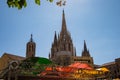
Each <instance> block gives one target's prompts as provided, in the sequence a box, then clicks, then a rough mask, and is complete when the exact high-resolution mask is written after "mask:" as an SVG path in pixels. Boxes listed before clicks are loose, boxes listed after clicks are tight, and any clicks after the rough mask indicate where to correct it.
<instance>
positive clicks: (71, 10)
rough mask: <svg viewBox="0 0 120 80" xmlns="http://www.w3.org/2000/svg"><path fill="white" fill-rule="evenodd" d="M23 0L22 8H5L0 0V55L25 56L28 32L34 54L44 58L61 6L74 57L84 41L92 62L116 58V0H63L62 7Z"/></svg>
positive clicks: (119, 51)
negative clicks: (32, 40)
mask: <svg viewBox="0 0 120 80" xmlns="http://www.w3.org/2000/svg"><path fill="white" fill-rule="evenodd" d="M27 1H28V5H27V7H26V8H23V9H22V10H18V9H16V8H8V6H7V4H6V0H1V1H0V56H2V54H3V53H4V52H7V53H12V54H15V55H20V56H25V53H26V43H27V42H28V41H29V39H30V34H31V33H32V34H33V38H34V41H35V42H36V47H37V48H36V56H41V57H48V53H49V52H50V49H51V44H52V42H53V37H54V32H55V31H57V33H59V32H60V30H61V22H62V10H63V8H64V10H65V17H66V23H67V28H68V30H69V31H70V33H71V37H72V39H73V44H74V46H75V47H76V49H77V55H78V56H81V53H82V50H83V44H84V40H86V43H87V47H88V49H89V51H90V54H91V56H92V57H93V58H94V63H95V64H103V63H106V62H111V61H114V59H115V58H120V36H119V35H120V5H119V4H120V0H67V3H66V6H65V7H58V6H56V4H55V2H53V3H49V2H48V1H46V0H41V5H40V6H38V5H36V4H34V1H33V0H27ZM55 1H56V0H55Z"/></svg>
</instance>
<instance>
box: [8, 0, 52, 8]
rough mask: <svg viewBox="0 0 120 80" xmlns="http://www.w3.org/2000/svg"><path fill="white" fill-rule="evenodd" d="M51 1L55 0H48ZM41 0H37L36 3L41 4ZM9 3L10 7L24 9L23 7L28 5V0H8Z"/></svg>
mask: <svg viewBox="0 0 120 80" xmlns="http://www.w3.org/2000/svg"><path fill="white" fill-rule="evenodd" d="M47 1H49V2H53V0H47ZM40 2H41V0H35V3H36V4H37V5H40ZM7 5H8V6H9V7H13V8H14V7H15V8H18V9H22V8H23V7H26V6H27V1H26V0H7Z"/></svg>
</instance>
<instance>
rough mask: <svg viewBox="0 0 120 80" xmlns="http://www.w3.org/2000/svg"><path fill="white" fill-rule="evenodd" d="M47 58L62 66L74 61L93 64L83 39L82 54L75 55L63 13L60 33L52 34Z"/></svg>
mask: <svg viewBox="0 0 120 80" xmlns="http://www.w3.org/2000/svg"><path fill="white" fill-rule="evenodd" d="M49 59H50V60H52V61H53V62H54V63H56V64H58V65H62V66H66V65H69V64H71V63H74V62H83V63H88V64H90V65H91V66H93V65H94V62H93V58H92V57H91V56H90V53H89V51H88V50H87V45H86V42H85V41H84V50H83V52H82V56H76V48H75V47H74V45H73V42H72V38H71V35H70V32H69V31H68V30H67V25H66V20H65V13H64V10H63V14H62V28H61V32H60V35H59V34H58V36H57V34H56V31H55V35H54V41H53V43H52V48H51V53H50V54H49Z"/></svg>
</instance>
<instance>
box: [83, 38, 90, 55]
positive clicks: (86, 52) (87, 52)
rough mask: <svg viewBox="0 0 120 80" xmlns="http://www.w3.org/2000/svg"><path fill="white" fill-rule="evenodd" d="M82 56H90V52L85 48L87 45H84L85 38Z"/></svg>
mask: <svg viewBox="0 0 120 80" xmlns="http://www.w3.org/2000/svg"><path fill="white" fill-rule="evenodd" d="M82 56H86V57H90V53H89V51H88V50H87V46H86V42H85V40H84V49H83V52H82Z"/></svg>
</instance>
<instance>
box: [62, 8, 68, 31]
mask: <svg viewBox="0 0 120 80" xmlns="http://www.w3.org/2000/svg"><path fill="white" fill-rule="evenodd" d="M64 31H67V27H66V20H65V13H64V9H63V14H62V32H64Z"/></svg>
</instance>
